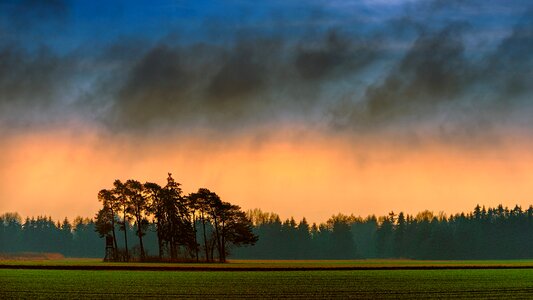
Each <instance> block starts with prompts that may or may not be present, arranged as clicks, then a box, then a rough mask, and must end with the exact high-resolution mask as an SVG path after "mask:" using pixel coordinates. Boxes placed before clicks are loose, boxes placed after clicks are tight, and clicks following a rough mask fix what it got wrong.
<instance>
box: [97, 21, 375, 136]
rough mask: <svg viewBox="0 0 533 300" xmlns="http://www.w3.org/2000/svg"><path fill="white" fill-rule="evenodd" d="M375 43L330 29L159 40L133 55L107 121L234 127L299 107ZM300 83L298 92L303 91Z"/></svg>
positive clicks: (353, 68)
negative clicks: (299, 37)
mask: <svg viewBox="0 0 533 300" xmlns="http://www.w3.org/2000/svg"><path fill="white" fill-rule="evenodd" d="M377 51H378V49H373V50H371V49H370V48H369V46H368V45H366V44H363V43H360V42H358V43H355V42H353V41H352V40H351V39H350V37H349V36H347V35H346V34H344V33H342V32H338V31H336V30H333V29H332V30H329V31H327V32H325V33H323V34H321V37H320V38H318V39H315V40H312V41H294V40H287V39H282V38H278V37H261V36H255V37H249V36H239V37H238V38H237V39H235V41H231V42H228V43H223V44H209V43H199V44H193V45H187V46H183V45H179V44H177V45H176V44H173V43H172V41H168V40H167V41H163V42H161V43H158V44H157V45H155V46H153V47H151V48H148V49H147V50H146V52H145V53H143V54H142V55H140V56H139V57H135V58H133V59H132V61H126V62H124V63H125V64H127V65H131V66H132V67H124V68H123V69H124V70H128V71H127V72H125V74H123V75H122V76H120V77H123V78H125V80H124V82H121V83H119V84H118V85H117V86H118V92H117V94H116V99H115V102H114V103H113V107H112V109H111V111H110V116H111V117H110V120H109V122H108V125H110V126H112V127H113V126H118V127H120V128H125V127H128V128H132V129H143V128H145V127H147V126H148V127H150V126H152V125H161V124H162V123H163V124H165V123H177V124H183V123H186V122H185V121H187V122H193V123H194V122H197V123H198V122H199V123H204V124H208V125H210V126H213V125H216V126H230V127H231V126H234V125H242V124H243V123H246V122H250V123H253V122H261V121H262V120H265V119H268V118H271V119H275V118H277V117H281V116H282V115H283V113H285V111H283V110H284V108H287V107H290V109H292V110H293V111H289V112H288V113H289V114H293V113H299V112H298V110H301V109H302V106H309V105H311V106H312V105H315V104H318V103H319V102H320V101H322V99H320V98H319V97H309V98H306V99H305V103H298V101H299V100H298V98H301V97H302V95H307V91H308V90H313V91H316V90H319V89H320V85H321V84H324V83H326V82H328V81H331V80H334V79H336V78H338V77H342V76H344V75H350V76H351V75H354V74H357V73H358V72H359V71H360V70H361V69H362V67H363V66H365V65H367V64H370V63H371V62H372V59H374V57H376V54H375V53H376V52H377ZM299 89H302V90H303V91H300V90H299ZM287 102H289V103H290V102H293V104H294V105H293V104H290V105H288V104H287Z"/></svg>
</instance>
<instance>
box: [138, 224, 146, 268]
mask: <svg viewBox="0 0 533 300" xmlns="http://www.w3.org/2000/svg"><path fill="white" fill-rule="evenodd" d="M136 217H137V236H138V237H139V246H140V247H141V261H143V260H144V256H145V254H144V245H143V237H142V231H141V230H142V225H141V216H140V214H137V215H136Z"/></svg>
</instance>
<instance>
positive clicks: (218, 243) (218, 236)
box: [213, 214, 222, 262]
mask: <svg viewBox="0 0 533 300" xmlns="http://www.w3.org/2000/svg"><path fill="white" fill-rule="evenodd" d="M213 223H215V238H216V240H217V241H216V242H217V248H218V260H219V261H220V262H222V255H221V253H222V251H221V248H220V247H221V245H220V233H219V231H218V222H217V217H216V215H215V214H213Z"/></svg>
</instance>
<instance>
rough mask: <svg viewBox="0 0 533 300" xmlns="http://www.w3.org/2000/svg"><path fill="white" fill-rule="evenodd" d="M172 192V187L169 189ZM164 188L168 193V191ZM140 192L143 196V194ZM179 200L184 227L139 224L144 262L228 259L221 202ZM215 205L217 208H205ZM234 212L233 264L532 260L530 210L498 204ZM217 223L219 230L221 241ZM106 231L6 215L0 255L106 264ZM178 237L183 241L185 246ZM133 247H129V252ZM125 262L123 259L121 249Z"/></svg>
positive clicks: (162, 221) (136, 252) (196, 197)
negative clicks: (363, 213) (357, 211)
mask: <svg viewBox="0 0 533 300" xmlns="http://www.w3.org/2000/svg"><path fill="white" fill-rule="evenodd" d="M171 182H172V181H171ZM173 185H174V183H171V184H170V186H173ZM161 189H162V190H165V189H166V187H162V188H161ZM156 190H158V189H157V188H156ZM143 193H145V194H147V192H146V191H144V192H143ZM163 193H165V192H162V193H158V194H159V195H160V196H161V199H160V200H161V201H163V200H162V199H163V198H164V197H166V196H163ZM115 196H116V195H115ZM181 197H182V198H183V199H181V200H180V201H184V203H188V204H186V206H191V205H192V204H191V203H196V204H195V205H196V206H194V207H195V208H194V209H193V208H190V211H189V213H188V214H186V215H187V216H188V218H187V219H188V221H187V220H182V221H177V220H172V217H170V215H167V214H166V213H163V212H162V211H160V212H157V214H159V215H160V217H159V219H156V218H155V216H154V215H149V217H148V218H147V220H148V222H147V223H146V222H144V223H142V224H147V225H143V226H141V228H142V230H144V231H143V232H144V233H145V235H144V236H142V238H143V246H144V247H145V250H144V251H145V252H146V253H145V255H148V254H149V253H150V254H157V253H158V252H159V253H160V254H161V255H162V256H163V257H165V256H166V257H171V252H172V250H170V243H172V242H175V243H177V244H176V246H175V251H176V255H178V256H179V255H181V257H189V258H192V259H196V258H198V259H201V260H213V259H215V258H219V256H221V257H224V258H225V257H226V255H228V254H227V252H226V253H225V254H220V253H218V252H219V249H221V248H222V246H219V243H220V244H226V245H228V244H229V240H232V239H235V236H230V235H225V237H224V241H223V240H222V235H223V234H222V232H226V233H227V232H228V231H235V230H237V229H231V230H230V229H229V228H230V227H232V226H234V225H233V224H231V222H229V223H228V221H227V216H223V215H222V213H221V211H225V208H221V207H220V206H222V205H221V203H220V202H221V201H220V202H219V200H220V199H219V198H218V196H216V194H214V193H212V192H209V191H208V190H205V189H201V190H199V191H198V192H197V193H193V194H191V195H189V196H188V197H184V196H181ZM217 199H218V200H217ZM213 202H214V203H218V204H217V205H216V206H214V205H212V204H211V205H210V204H206V203H213ZM225 206H226V207H227V206H231V205H230V204H226V205H225ZM202 207H203V208H202ZM217 207H218V208H217ZM193 211H194V213H193ZM213 211H216V212H213ZM238 211H239V213H238V214H239V216H240V217H239V218H242V219H241V220H242V223H244V224H247V225H246V226H244V227H240V226H238V228H241V229H243V228H246V230H245V231H246V235H247V236H251V235H250V232H249V231H248V230H250V231H251V233H252V235H253V236H258V237H259V240H255V239H254V240H255V241H256V243H255V245H254V246H253V247H242V248H236V249H234V250H233V251H232V253H231V257H232V258H248V259H352V258H412V259H526V258H533V207H531V206H530V207H529V208H528V209H526V210H523V209H522V208H521V207H520V206H515V207H514V208H512V209H510V208H507V207H503V206H501V205H499V206H497V207H495V208H485V207H481V206H479V205H478V206H476V207H475V208H474V210H473V211H471V212H469V213H461V214H455V215H451V216H449V217H447V216H445V215H444V214H442V213H441V214H434V213H432V212H429V211H423V212H420V213H418V214H416V215H407V214H404V213H398V214H395V213H390V214H389V215H386V216H381V217H376V216H368V217H366V218H360V217H355V216H353V215H350V216H347V215H336V216H333V217H331V218H330V219H329V220H327V222H325V223H322V224H318V225H317V224H309V223H308V222H307V221H306V220H305V219H303V220H301V221H299V222H296V221H295V220H294V219H292V218H291V219H287V220H285V221H282V220H281V219H280V217H279V216H278V215H276V214H273V213H264V212H261V211H260V210H253V211H249V212H247V213H246V215H244V213H242V212H240V210H238ZM233 212H235V210H233ZM114 213H115V218H110V219H108V230H109V231H107V234H111V232H112V229H113V228H112V227H110V226H109V224H111V223H112V222H115V224H114V225H115V226H117V228H118V229H117V232H116V233H118V235H117V239H116V243H117V249H125V240H127V241H128V243H129V245H130V247H129V249H130V250H131V253H130V255H132V256H135V257H140V253H141V251H140V240H139V237H138V234H137V233H138V226H137V224H136V223H135V221H134V218H135V217H134V214H132V213H127V214H126V219H127V222H126V230H125V232H123V231H122V230H120V229H119V228H120V227H122V226H123V224H124V223H123V219H122V218H123V216H124V214H123V212H122V211H121V210H120V209H117V210H116V211H114ZM152 214H156V212H152ZM119 216H122V217H119ZM215 218H216V221H215ZM112 220H114V221H112ZM179 222H183V224H181V223H179ZM234 222H235V221H234ZM223 223H224V224H223ZM242 223H241V224H242ZM176 224H178V225H176ZM215 224H218V231H219V233H218V238H217V233H216V232H217V229H216V226H215ZM104 225H105V222H104V223H101V224H98V222H96V221H94V220H89V219H83V218H76V220H74V222H73V223H72V224H71V223H70V222H69V221H68V220H66V219H65V220H64V221H63V222H54V221H53V220H51V219H50V218H48V217H37V218H27V219H26V220H25V221H22V220H21V218H20V216H19V215H18V214H16V213H6V214H3V215H0V252H9V253H15V252H59V253H62V254H63V255H65V256H72V257H103V256H104V243H103V241H102V239H101V237H99V236H98V233H97V232H95V230H97V228H98V227H99V226H104ZM177 226H183V229H186V230H189V231H190V233H188V234H187V233H168V232H167V233H165V232H164V230H163V232H159V231H158V228H159V229H162V228H176V227H177ZM204 226H205V229H204ZM223 228H224V229H223ZM105 232H106V231H104V233H105ZM194 232H195V233H196V234H194ZM124 233H126V237H124ZM172 236H174V237H172ZM242 236H244V235H242ZM182 238H188V239H189V242H185V239H183V240H182ZM194 241H196V244H195V242H194ZM131 244H134V245H133V247H131ZM195 245H196V246H195ZM160 246H162V247H160ZM218 247H220V248H218ZM160 249H162V250H160ZM122 255H125V251H124V250H123V251H122Z"/></svg>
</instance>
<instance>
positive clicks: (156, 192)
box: [144, 182, 165, 259]
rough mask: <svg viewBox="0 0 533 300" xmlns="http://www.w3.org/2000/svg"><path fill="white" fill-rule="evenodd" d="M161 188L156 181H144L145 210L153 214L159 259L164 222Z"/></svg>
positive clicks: (161, 254)
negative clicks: (146, 204)
mask: <svg viewBox="0 0 533 300" xmlns="http://www.w3.org/2000/svg"><path fill="white" fill-rule="evenodd" d="M162 192H163V189H162V188H161V186H160V185H159V184H157V183H152V182H146V183H145V184H144V193H145V195H146V198H147V200H148V207H147V210H148V211H149V213H150V214H151V215H153V216H154V223H155V226H156V231H157V249H158V254H159V259H162V258H163V230H164V229H163V228H164V227H163V224H164V223H165V214H164V207H163V202H162V198H161V197H162Z"/></svg>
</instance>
